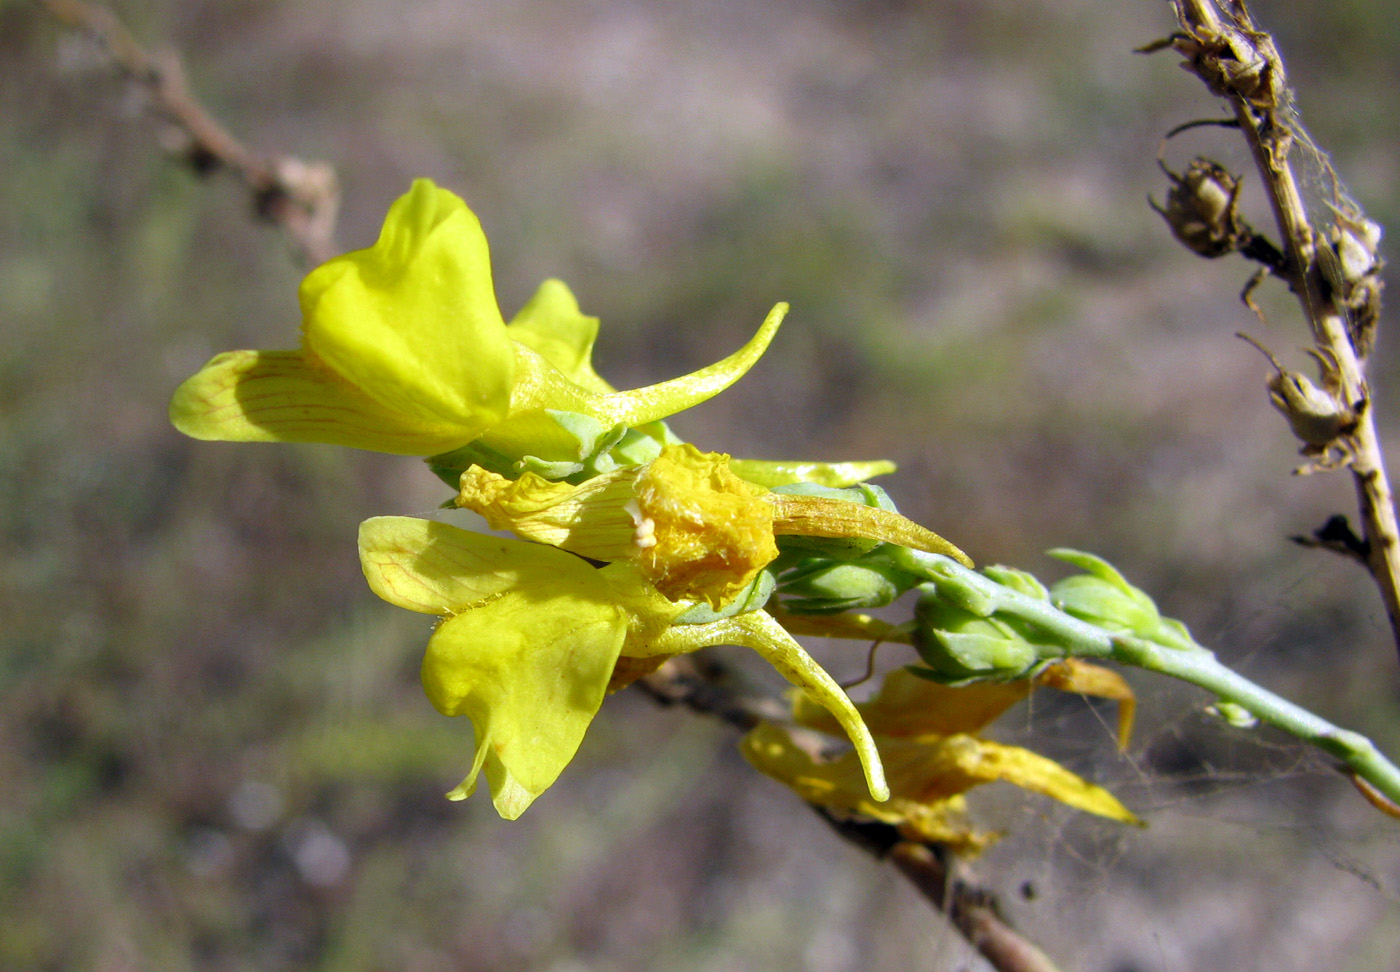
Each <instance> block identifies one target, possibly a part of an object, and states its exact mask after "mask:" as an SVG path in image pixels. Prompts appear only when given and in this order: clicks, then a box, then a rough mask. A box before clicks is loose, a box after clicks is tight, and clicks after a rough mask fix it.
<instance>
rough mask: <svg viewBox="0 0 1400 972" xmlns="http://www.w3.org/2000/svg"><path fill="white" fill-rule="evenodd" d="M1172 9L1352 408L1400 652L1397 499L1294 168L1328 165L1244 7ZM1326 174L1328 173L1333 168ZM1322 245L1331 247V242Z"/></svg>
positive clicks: (1376, 555)
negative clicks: (1254, 173) (1250, 169)
mask: <svg viewBox="0 0 1400 972" xmlns="http://www.w3.org/2000/svg"><path fill="white" fill-rule="evenodd" d="M1175 7H1176V12H1177V20H1178V22H1179V23H1180V24H1181V28H1182V30H1183V31H1184V34H1183V35H1180V40H1179V41H1178V42H1177V43H1176V45H1175V46H1176V47H1177V49H1178V50H1179V51H1181V53H1182V54H1184V55H1185V56H1186V59H1187V60H1186V66H1187V67H1189V68H1190V69H1191V70H1193V71H1194V72H1195V73H1196V74H1197V75H1198V76H1199V77H1200V78H1201V80H1202V81H1204V82H1205V83H1206V85H1207V87H1209V88H1211V90H1212V91H1213V92H1215V93H1216V94H1218V95H1220V96H1221V97H1223V98H1224V99H1225V100H1226V101H1227V102H1228V103H1229V105H1230V108H1231V110H1232V111H1233V112H1234V115H1235V120H1236V121H1237V122H1238V123H1239V129H1240V131H1241V132H1243V133H1244V137H1245V141H1246V142H1247V143H1248V144H1249V149H1250V153H1251V154H1252V155H1253V157H1254V162H1255V166H1256V168H1257V169H1258V170H1259V174H1260V177H1261V178H1262V179H1263V181H1264V188H1265V192H1266V194H1267V195H1268V198H1269V205H1270V207H1271V208H1272V210H1273V213H1274V220H1275V222H1276V223H1277V224H1278V228H1279V232H1280V233H1281V234H1282V235H1283V241H1284V250H1285V251H1286V252H1287V254H1288V262H1289V265H1290V267H1291V269H1292V273H1291V275H1290V278H1289V284H1290V286H1291V288H1292V290H1293V292H1294V294H1295V295H1296V296H1297V298H1298V302H1299V304H1300V305H1301V307H1302V309H1303V314H1304V316H1305V317H1306V318H1307V321H1308V324H1309V327H1310V328H1311V330H1312V334H1313V340H1314V342H1315V343H1316V345H1317V347H1318V348H1319V349H1321V350H1322V351H1323V352H1325V353H1326V356H1327V357H1329V358H1330V359H1331V360H1333V361H1335V362H1336V371H1337V379H1338V384H1339V386H1340V387H1339V389H1338V394H1339V396H1340V398H1341V401H1342V402H1343V403H1344V404H1346V405H1348V406H1350V407H1354V408H1355V411H1356V418H1357V422H1356V428H1355V430H1354V431H1353V432H1352V433H1351V434H1350V435H1349V436H1348V442H1347V446H1348V451H1349V454H1350V455H1349V458H1350V460H1351V461H1350V467H1351V472H1352V476H1353V479H1354V481H1355V485H1356V493H1357V503H1358V507H1359V510H1360V513H1361V522H1362V530H1363V534H1362V535H1363V537H1364V538H1365V541H1366V544H1365V563H1366V567H1367V570H1368V571H1369V572H1370V574H1371V576H1372V578H1373V579H1374V581H1375V583H1376V586H1377V587H1378V588H1379V590H1380V594H1381V600H1382V601H1383V602H1384V604H1385V610H1386V616H1387V617H1388V618H1389V619H1390V627H1391V633H1392V637H1393V639H1394V641H1395V646H1396V649H1397V651H1400V524H1397V521H1396V515H1395V500H1394V495H1393V493H1392V491H1391V488H1390V482H1389V480H1388V479H1387V476H1386V471H1385V459H1384V456H1383V455H1382V452H1381V443H1380V436H1379V434H1378V433H1377V430H1376V423H1375V418H1374V415H1375V409H1374V408H1373V407H1372V406H1371V390H1370V387H1369V385H1368V384H1367V382H1366V374H1365V364H1364V360H1363V359H1362V358H1361V357H1360V356H1359V355H1358V353H1357V349H1356V347H1355V346H1354V345H1353V343H1352V339H1351V337H1350V335H1349V333H1348V328H1347V320H1346V313H1345V311H1344V309H1342V308H1341V307H1339V306H1338V303H1337V300H1336V299H1335V295H1332V294H1331V291H1330V288H1329V287H1328V286H1327V285H1326V281H1325V279H1324V277H1323V273H1322V268H1321V265H1320V263H1319V260H1318V257H1317V247H1318V245H1319V244H1318V241H1317V233H1316V231H1315V230H1314V228H1313V225H1312V221H1311V220H1310V218H1309V216H1308V212H1307V208H1306V206H1305V204H1304V202H1303V197H1302V194H1301V193H1300V192H1299V190H1298V181H1297V178H1296V176H1295V175H1294V171H1293V164H1292V162H1291V161H1290V153H1291V150H1292V149H1293V148H1295V147H1296V146H1297V145H1299V144H1301V145H1302V146H1304V147H1306V148H1308V149H1311V150H1312V151H1314V152H1318V155H1319V157H1320V158H1322V159H1323V161H1324V163H1325V156H1322V155H1321V152H1320V151H1319V150H1318V149H1317V148H1316V146H1315V145H1314V143H1313V141H1312V138H1311V137H1310V136H1309V135H1308V133H1307V131H1306V130H1305V129H1304V128H1303V126H1302V124H1301V122H1300V121H1299V120H1298V117H1297V115H1296V113H1295V112H1293V111H1292V109H1291V104H1292V90H1291V88H1290V87H1289V85H1288V78H1287V76H1286V74H1285V73H1284V66H1283V60H1282V58H1280V57H1279V55H1278V51H1277V49H1276V48H1275V47H1274V43H1273V38H1272V37H1270V36H1269V35H1268V34H1267V33H1265V32H1264V31H1261V30H1260V29H1259V27H1258V25H1257V24H1256V23H1255V22H1254V19H1253V17H1251V16H1250V13H1249V10H1248V7H1247V6H1246V4H1245V3H1244V0H1229V2H1226V3H1222V4H1219V5H1217V3H1216V2H1215V0H1175ZM1243 52H1248V53H1249V54H1250V55H1252V56H1253V57H1255V58H1257V62H1258V63H1254V64H1240V65H1239V67H1240V76H1239V78H1237V79H1230V78H1225V79H1224V83H1222V77H1221V73H1220V72H1221V65H1222V64H1229V63H1232V59H1234V58H1236V57H1238V56H1239V55H1240V54H1241V53H1243ZM1255 78H1260V79H1265V80H1266V81H1267V86H1266V87H1264V88H1263V90H1261V89H1260V88H1259V87H1251V86H1250V84H1251V83H1252V82H1251V79H1255ZM1232 82H1233V83H1232ZM1326 168H1327V170H1328V171H1330V169H1331V167H1330V164H1326ZM1356 215H1357V216H1358V217H1359V216H1360V215H1361V214H1360V213H1359V212H1358V213H1357V214H1356ZM1322 245H1326V243H1325V241H1324V243H1323V244H1322ZM1377 306H1378V305H1377Z"/></svg>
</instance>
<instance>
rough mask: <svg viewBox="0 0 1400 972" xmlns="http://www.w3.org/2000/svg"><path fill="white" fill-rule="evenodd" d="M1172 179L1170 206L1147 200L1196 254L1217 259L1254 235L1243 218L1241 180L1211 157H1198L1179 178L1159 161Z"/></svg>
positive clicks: (1168, 191) (1174, 233) (1175, 234)
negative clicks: (1240, 213)
mask: <svg viewBox="0 0 1400 972" xmlns="http://www.w3.org/2000/svg"><path fill="white" fill-rule="evenodd" d="M1158 165H1160V166H1161V167H1162V171H1163V172H1165V173H1166V174H1167V177H1168V178H1169V179H1171V182H1172V185H1171V188H1170V189H1168V190H1167V204H1166V206H1165V207H1163V206H1158V205H1157V203H1156V202H1155V201H1154V200H1153V199H1151V198H1149V199H1148V200H1147V201H1148V203H1149V204H1150V205H1151V206H1152V208H1153V209H1154V210H1156V211H1157V212H1158V213H1160V214H1161V216H1162V218H1163V219H1165V220H1166V221H1167V225H1168V226H1170V227H1171V231H1172V235H1173V236H1175V237H1176V238H1177V239H1178V240H1180V241H1181V243H1182V245H1184V246H1185V247H1186V248H1187V249H1189V250H1190V251H1191V252H1192V253H1196V254H1198V255H1200V256H1203V257H1207V258H1211V259H1214V258H1215V257H1221V256H1224V255H1225V254H1227V253H1231V252H1233V251H1234V250H1236V249H1238V248H1239V246H1240V243H1241V241H1242V240H1244V239H1245V238H1247V237H1248V236H1250V235H1251V233H1250V230H1249V227H1248V226H1247V225H1245V223H1244V221H1243V220H1241V219H1240V215H1239V195H1240V180H1239V179H1238V178H1236V177H1235V176H1233V175H1231V174H1230V172H1229V170H1227V169H1226V168H1225V167H1224V166H1222V165H1219V164H1218V163H1215V162H1212V161H1211V160H1210V159H1207V158H1197V159H1195V160H1194V161H1193V162H1192V163H1191V164H1190V165H1189V166H1187V168H1186V172H1185V173H1183V174H1181V175H1177V174H1176V173H1175V172H1173V171H1172V170H1171V169H1169V168H1167V166H1166V164H1165V163H1163V162H1162V161H1161V160H1158Z"/></svg>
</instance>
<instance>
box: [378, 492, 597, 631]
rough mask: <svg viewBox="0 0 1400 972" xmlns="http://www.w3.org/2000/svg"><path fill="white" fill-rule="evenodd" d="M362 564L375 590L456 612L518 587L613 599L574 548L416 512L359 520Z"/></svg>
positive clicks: (430, 609)
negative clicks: (421, 516) (423, 516)
mask: <svg viewBox="0 0 1400 972" xmlns="http://www.w3.org/2000/svg"><path fill="white" fill-rule="evenodd" d="M360 565H361V567H362V568H363V569H364V572H365V578H366V579H367V580H368V581H369V586H370V589H371V590H373V591H374V593H376V594H378V595H379V596H380V597H382V598H383V599H384V600H386V601H388V602H389V603H390V604H394V605H397V606H398V607H401V608H407V609H408V610H410V611H418V612H420V613H423V614H457V613H460V612H461V611H464V610H466V609H467V608H469V607H472V606H474V605H478V604H480V603H482V602H483V601H486V600H488V599H491V598H495V597H500V596H502V595H504V594H505V593H507V592H509V591H512V590H515V589H518V588H528V589H530V590H532V591H535V592H536V593H537V594H539V595H540V596H543V595H544V594H545V593H546V592H558V593H560V594H569V595H571V596H574V595H576V596H579V597H583V598H584V599H585V600H589V601H606V602H609V603H611V600H612V592H611V589H610V587H609V586H608V584H607V582H606V580H604V579H603V578H602V577H600V576H599V572H598V571H597V570H596V569H595V568H594V567H593V566H592V565H591V564H589V563H588V562H587V561H585V560H582V559H580V558H578V557H575V556H574V555H573V554H570V553H566V552H564V551H563V550H558V549H556V548H554V547H546V546H543V545H541V544H538V543H526V542H524V541H522V540H511V539H509V538H507V537H493V536H488V535H486V534H483V533H471V532H468V531H466V530H461V529H458V528H457V527H454V526H451V525H449V524H446V523H438V522H435V521H433V520H420V519H418V518H416V517H410V516H378V517H374V518H373V519H369V520H366V521H365V522H364V523H362V524H360Z"/></svg>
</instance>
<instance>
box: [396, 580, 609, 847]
mask: <svg viewBox="0 0 1400 972" xmlns="http://www.w3.org/2000/svg"><path fill="white" fill-rule="evenodd" d="M626 629H627V622H626V619H625V617H624V616H623V612H622V611H621V610H620V609H619V608H617V607H616V606H614V605H611V604H607V603H601V602H599V601H596V600H592V599H590V598H588V597H583V596H579V595H578V594H575V593H572V592H562V593H561V592H559V591H556V590H552V589H544V590H541V589H539V588H538V587H536V586H535V585H527V586H522V587H518V588H513V589H512V590H510V591H507V592H506V593H504V594H502V595H501V596H500V597H496V598H492V599H490V600H487V601H485V602H482V603H480V604H478V605H476V606H474V607H470V608H467V609H466V610H464V611H463V612H462V613H461V614H458V615H456V616H453V617H449V618H448V619H447V620H445V621H444V622H443V623H442V624H441V625H440V626H439V627H438V629H437V630H436V631H435V632H434V633H433V636H432V638H431V639H430V640H429V641H428V650H427V653H426V654H425V655H424V657H423V688H424V690H425V691H426V692H427V694H428V698H429V699H430V700H431V701H432V703H433V705H434V706H435V707H436V708H437V709H438V711H439V712H441V713H442V714H443V715H449V716H461V715H465V716H467V717H468V718H469V719H470V720H471V723H472V726H473V728H474V730H475V733H476V739H477V756H476V759H475V760H474V761H473V773H472V775H469V776H468V777H467V779H466V780H464V781H463V782H462V784H461V786H459V787H458V789H457V790H455V791H453V792H454V794H456V795H459V796H466V795H468V794H469V793H470V792H471V790H472V788H473V786H474V785H475V773H476V772H478V771H481V770H484V772H485V774H486V779H487V781H488V782H489V784H490V786H491V795H492V799H493V801H494V803H495V805H496V809H497V811H498V812H499V813H500V814H501V816H502V817H504V818H506V819H507V820H514V819H515V818H516V817H518V816H520V814H521V813H523V812H524V811H525V809H526V808H527V807H528V806H529V805H530V803H531V802H533V801H534V799H535V798H536V797H537V796H539V795H540V794H541V793H543V792H544V791H545V790H546V789H548V788H549V786H550V785H551V784H553V783H554V781H555V780H556V779H557V778H558V776H559V774H560V773H561V772H562V771H563V769H564V767H565V766H567V765H568V764H569V761H570V760H571V759H573V757H574V753H575V752H577V751H578V747H579V744H580V743H581V742H582V741H583V736H584V733H585V732H586V731H587V729H588V726H589V724H590V723H591V722H592V721H593V717H594V715H596V714H597V712H598V707H599V706H600V705H601V704H602V702H603V696H604V694H605V693H606V691H607V687H608V681H609V679H610V678H611V676H612V672H613V667H614V665H616V663H617V658H618V651H619V650H620V649H621V647H622V641H623V637H624V635H625V633H626Z"/></svg>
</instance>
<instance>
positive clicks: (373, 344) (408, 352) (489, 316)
mask: <svg viewBox="0 0 1400 972" xmlns="http://www.w3.org/2000/svg"><path fill="white" fill-rule="evenodd" d="M300 299H301V306H302V317H303V340H304V344H305V347H306V348H307V349H309V350H310V351H311V352H312V353H313V354H314V355H315V357H316V358H317V359H319V360H320V361H322V362H324V363H325V364H326V365H327V366H328V367H329V368H330V369H331V370H333V371H335V372H336V373H337V374H339V375H340V376H342V377H343V378H345V379H346V380H347V381H349V382H350V383H351V384H353V385H355V386H356V387H358V388H359V389H360V390H361V391H363V392H364V393H365V394H366V395H368V396H369V397H370V398H372V399H374V400H375V401H377V402H379V403H380V404H381V405H383V406H384V407H385V408H387V409H390V410H391V411H394V412H397V413H399V414H401V415H405V416H422V417H423V418H424V419H425V420H426V421H428V422H431V423H434V424H445V425H449V426H454V427H457V428H458V429H459V430H460V434H459V439H458V442H457V444H458V445H464V444H466V443H467V442H469V441H471V440H472V439H473V438H475V437H476V436H477V435H479V434H480V433H481V432H482V431H484V430H485V429H487V428H489V427H490V426H491V425H494V424H495V423H497V422H499V421H500V420H502V419H503V418H505V416H506V412H507V410H508V408H509V402H510V391H511V385H512V383H513V380H514V368H515V354H514V350H513V345H512V342H511V340H510V338H509V337H508V336H507V334H506V328H505V323H504V321H502V320H501V315H500V311H499V310H498V309H497V307H496V298H495V293H494V291H493V289H492V285H491V264H490V259H489V256H488V254H487V248H486V237H485V235H484V234H483V233H482V231H481V224H480V223H479V222H478V221H477V218H476V216H475V215H473V213H472V212H471V210H470V209H468V208H467V206H466V204H465V203H464V202H462V200H461V199H459V198H458V197H457V196H455V195H453V194H452V193H450V192H448V191H446V190H445V189H439V188H438V187H436V186H434V185H433V184H432V183H431V182H429V181H428V180H426V179H419V180H417V181H416V182H414V184H413V187H412V189H410V190H409V192H408V193H407V194H406V195H404V196H402V197H401V198H400V199H398V200H397V201H396V202H395V203H394V204H393V206H392V207H390V209H389V214H388V216H387V217H386V218H385V220H384V228H383V230H382V231H381V233H380V236H379V241H378V242H377V243H375V245H374V246H373V247H371V248H369V249H367V250H358V251H356V252H354V253H348V254H346V255H344V256H341V257H337V258H335V259H334V260H331V261H329V262H328V263H325V264H323V265H322V266H320V267H318V268H317V269H315V270H313V271H312V272H311V274H310V275H309V276H308V277H307V278H306V280H305V281H304V282H303V283H302V286H301V292H300Z"/></svg>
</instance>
